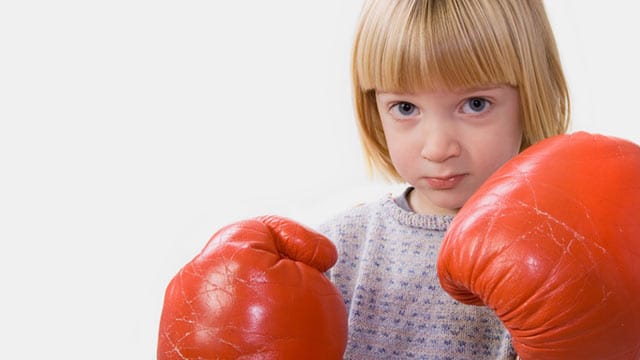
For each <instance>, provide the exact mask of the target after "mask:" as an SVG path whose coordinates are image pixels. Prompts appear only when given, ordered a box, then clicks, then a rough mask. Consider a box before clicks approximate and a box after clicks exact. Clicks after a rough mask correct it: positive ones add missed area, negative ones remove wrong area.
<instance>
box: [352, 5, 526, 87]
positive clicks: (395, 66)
mask: <svg viewBox="0 0 640 360" xmlns="http://www.w3.org/2000/svg"><path fill="white" fill-rule="evenodd" d="M484 5H485V6H477V5H476V4H475V3H474V2H473V1H470V2H456V1H379V2H374V5H373V6H371V8H368V9H365V10H364V11H365V12H366V15H365V16H364V17H363V18H365V19H367V21H365V22H364V23H363V24H361V28H360V31H359V33H358V34H357V38H356V46H355V47H354V54H353V55H354V56H353V70H354V72H353V74H354V77H355V78H354V80H355V82H356V83H357V84H359V88H360V90H361V91H368V90H373V89H375V90H380V91H390V92H405V91H408V92H413V91H417V90H424V89H430V90H436V89H442V88H446V89H456V88H474V87H482V86H486V85H488V84H508V85H511V86H517V85H518V84H517V79H518V76H517V75H516V74H517V72H518V70H519V65H518V64H519V62H518V58H517V55H516V54H517V52H516V49H514V48H513V44H512V39H511V38H510V35H509V31H508V26H507V24H504V23H500V22H496V19H500V17H499V16H495V14H487V11H489V10H493V11H501V10H500V9H499V8H495V9H493V8H491V7H489V9H487V6H486V5H487V4H486V3H485V4H484Z"/></svg>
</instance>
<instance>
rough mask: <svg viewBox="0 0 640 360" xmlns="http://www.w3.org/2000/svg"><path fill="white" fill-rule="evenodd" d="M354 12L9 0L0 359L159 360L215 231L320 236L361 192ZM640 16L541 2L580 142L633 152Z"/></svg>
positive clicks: (372, 191) (296, 4)
mask: <svg viewBox="0 0 640 360" xmlns="http://www.w3.org/2000/svg"><path fill="white" fill-rule="evenodd" d="M360 4H361V1H360V0H358V1H345V0H324V1H299V0H275V1H260V0H249V1H217V2H215V1H163V0H160V1H142V0H115V1H70V0H62V1H29V0H22V1H17V0H16V1H4V2H2V3H0V286H1V287H2V291H1V292H0V294H1V295H0V299H1V300H0V304H1V306H0V357H2V358H8V355H12V356H14V357H15V358H21V359H42V358H59V359H62V358H64V359H153V358H155V346H156V337H157V327H158V321H159V317H160V311H161V307H162V298H163V293H164V288H165V286H166V285H167V283H168V282H169V280H170V279H171V277H172V276H173V275H174V274H175V273H176V272H177V271H178V269H179V268H180V267H181V266H182V265H184V264H185V263H186V262H188V261H189V260H190V259H191V258H192V257H193V256H194V255H195V254H196V253H197V252H198V251H199V250H200V249H201V248H202V246H203V245H204V244H205V243H206V241H207V240H208V238H209V236H210V235H211V234H212V233H213V232H214V231H215V230H217V229H218V228H219V227H221V226H222V225H225V224H227V223H230V222H233V221H236V220H238V219H243V218H246V217H251V216H254V215H262V214H268V213H273V214H280V215H285V216H290V217H293V218H295V219H297V220H299V221H302V222H304V223H307V224H309V225H316V224H317V223H319V222H321V221H322V220H324V219H326V218H327V217H328V216H330V215H332V214H334V213H335V212H337V211H341V210H343V209H345V208H347V207H349V206H351V205H353V204H355V203H357V202H361V201H367V200H370V199H371V198H376V197H378V196H380V195H382V194H383V193H385V192H388V191H397V190H398V187H397V186H390V185H389V184H385V183H384V182H382V181H379V180H372V179H370V178H368V177H367V174H366V170H365V167H364V165H363V162H362V156H361V151H360V145H359V143H358V138H357V133H356V130H355V125H354V122H353V115H352V108H351V106H352V105H351V98H350V84H349V55H350V45H351V40H352V34H353V29H354V26H355V22H356V18H357V14H358V11H359V7H360ZM635 4H636V2H634V1H628V0H617V1H616V0H610V1H607V2H602V1H595V0H593V1H585V0H557V1H547V6H548V11H549V16H550V18H551V20H552V23H553V26H554V29H555V31H556V37H557V40H558V43H559V47H560V51H561V54H562V60H563V62H564V67H565V70H566V74H567V77H568V80H569V83H570V85H571V90H572V95H573V105H574V108H573V109H574V112H573V114H574V123H573V126H572V129H573V130H587V131H593V132H600V133H605V134H609V135H616V136H621V137H625V138H627V139H630V140H633V141H635V142H640V128H639V126H638V125H637V124H638V121H639V120H640V119H639V116H638V108H637V107H636V106H638V102H639V101H638V100H639V99H640V98H639V94H638V84H640V70H639V65H638V64H640V55H639V54H638V45H637V44H638V40H637V35H638V34H640V24H639V22H638V19H637V13H638V10H639V9H640V6H638V5H635Z"/></svg>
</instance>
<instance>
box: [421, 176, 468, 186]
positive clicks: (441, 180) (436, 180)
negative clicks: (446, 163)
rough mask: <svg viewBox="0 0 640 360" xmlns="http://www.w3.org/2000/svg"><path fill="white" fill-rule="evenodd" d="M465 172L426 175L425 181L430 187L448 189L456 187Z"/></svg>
mask: <svg viewBox="0 0 640 360" xmlns="http://www.w3.org/2000/svg"><path fill="white" fill-rule="evenodd" d="M466 176H467V174H457V175H451V176H445V177H426V178H425V179H426V181H427V183H428V184H429V186H430V187H431V188H432V189H435V190H449V189H453V188H454V187H456V186H457V185H458V184H459V183H460V182H461V181H462V180H463V179H464V178H465V177H466Z"/></svg>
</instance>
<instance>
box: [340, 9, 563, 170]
mask: <svg viewBox="0 0 640 360" xmlns="http://www.w3.org/2000/svg"><path fill="white" fill-rule="evenodd" d="M352 76H353V91H354V101H355V107H356V115H357V118H358V126H359V130H360V137H361V139H362V143H363V146H364V150H365V156H366V158H367V161H368V162H369V166H370V168H371V167H373V168H378V169H379V170H382V172H383V173H384V174H385V175H387V176H390V177H391V178H392V179H395V180H401V178H400V176H399V175H398V173H397V172H396V170H395V168H394V166H393V164H392V162H391V158H390V156H389V151H388V148H387V144H386V140H385V137H384V132H383V130H382V124H381V121H380V116H379V114H378V110H377V106H376V98H375V92H376V91H396V92H412V91H418V90H421V89H432V90H436V89H443V88H445V89H464V88H475V87H482V86H486V85H490V84H493V85H499V84H504V85H510V86H513V87H515V88H517V89H518V93H519V99H520V112H521V114H520V115H521V116H520V117H521V119H522V127H523V137H522V147H521V150H523V149H525V148H526V147H528V146H530V145H531V144H533V143H535V142H537V141H540V140H542V139H544V138H547V137H550V136H553V135H558V134H562V133H564V132H566V131H567V127H568V124H569V113H570V103H569V93H568V89H567V85H566V82H565V78H564V75H563V72H562V67H561V64H560V57H559V54H558V50H557V46H556V42H555V39H554V36H553V32H552V29H551V25H550V24H549V21H548V19H547V16H546V12H545V9H544V5H543V3H542V0H369V1H367V2H366V3H365V6H364V7H363V9H362V14H361V19H360V23H359V26H358V28H357V32H356V37H355V43H354V47H353V58H352Z"/></svg>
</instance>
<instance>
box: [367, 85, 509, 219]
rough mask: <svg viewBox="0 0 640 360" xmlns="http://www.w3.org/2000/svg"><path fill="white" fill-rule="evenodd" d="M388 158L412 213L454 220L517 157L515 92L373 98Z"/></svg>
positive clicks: (485, 90)
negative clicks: (409, 187)
mask: <svg viewBox="0 0 640 360" xmlns="http://www.w3.org/2000/svg"><path fill="white" fill-rule="evenodd" d="M376 100H377V106H378V111H379V113H380V118H381V119H382V127H383V129H384V133H385V138H386V140H387V146H388V147H389V154H390V155H391V161H392V162H393V164H394V166H395V168H396V170H397V171H398V173H399V174H400V176H402V178H403V179H404V180H405V181H407V182H408V183H409V184H411V185H412V186H414V187H415V190H414V191H412V192H411V194H410V196H409V203H410V204H411V207H412V208H413V210H414V211H416V212H418V213H427V214H455V213H456V212H457V211H458V209H460V208H461V207H462V205H463V204H464V203H465V202H466V201H467V199H468V198H469V197H470V196H471V194H473V192H475V191H476V190H477V189H478V187H479V186H480V185H481V184H482V183H483V182H484V181H485V180H486V179H487V178H488V177H489V175H491V174H492V173H493V172H494V171H495V170H497V169H498V168H499V167H500V166H501V165H502V164H504V163H505V162H506V161H507V160H509V159H511V158H512V157H513V156H515V155H516V154H518V151H519V149H520V142H521V139H522V126H521V121H520V118H519V114H520V109H519V106H520V105H519V100H518V90H517V89H515V88H513V87H510V86H492V87H486V88H480V89H469V90H462V91H423V92H417V93H385V92H378V93H376Z"/></svg>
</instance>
